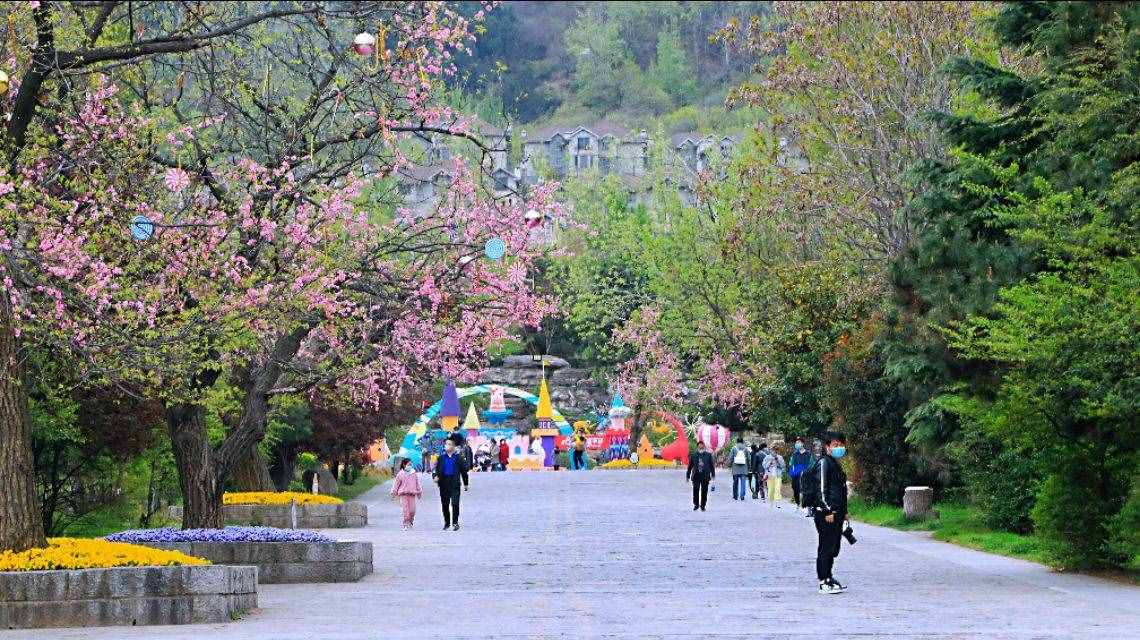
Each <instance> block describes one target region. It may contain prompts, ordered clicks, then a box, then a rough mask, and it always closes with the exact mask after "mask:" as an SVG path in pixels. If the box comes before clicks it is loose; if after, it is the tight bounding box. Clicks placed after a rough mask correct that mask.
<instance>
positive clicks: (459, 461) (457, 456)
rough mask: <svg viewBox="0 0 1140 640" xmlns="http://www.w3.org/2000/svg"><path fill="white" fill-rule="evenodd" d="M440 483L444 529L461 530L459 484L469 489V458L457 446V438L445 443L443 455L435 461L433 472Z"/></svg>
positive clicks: (436, 481) (436, 480)
mask: <svg viewBox="0 0 1140 640" xmlns="http://www.w3.org/2000/svg"><path fill="white" fill-rule="evenodd" d="M432 477H433V478H434V479H435V483H436V484H437V485H439V501H440V503H442V505H443V529H444V531H446V530H448V529H453V530H455V531H459V484H460V482H462V483H463V490H464V491H466V490H467V459H466V458H464V457H463V454H462V453H460V452H459V450H458V449H456V447H455V440H452V439H451V438H448V439H447V440H446V441H444V443H443V455H441V456H439V459H438V460H436V461H435V473H433V474H432Z"/></svg>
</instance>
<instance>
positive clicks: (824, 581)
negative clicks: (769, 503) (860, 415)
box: [801, 432, 847, 594]
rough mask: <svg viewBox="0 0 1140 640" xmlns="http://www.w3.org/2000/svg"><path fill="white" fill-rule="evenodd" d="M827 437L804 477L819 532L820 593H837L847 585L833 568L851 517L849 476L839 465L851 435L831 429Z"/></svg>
mask: <svg viewBox="0 0 1140 640" xmlns="http://www.w3.org/2000/svg"><path fill="white" fill-rule="evenodd" d="M823 438H824V439H823V441H824V445H823V455H822V456H821V457H820V458H819V460H818V461H816V463H815V464H814V465H812V467H811V468H809V469H808V470H807V471H806V472H804V473H803V475H802V476H801V478H802V488H801V491H802V494H801V495H802V498H803V503H804V507H805V508H807V509H809V510H810V512H811V515H812V518H813V519H814V520H815V530H816V533H818V534H819V545H818V546H817V547H816V555H815V573H816V577H817V578H819V592H820V593H825V594H835V593H840V592H842V591H843V590H844V589H845V588H846V587H844V586H843V585H842V584H840V583H839V581H838V580H836V579H835V576H834V575H832V567H833V566H834V564H835V557H836V556H838V555H839V543H840V541H841V540H842V536H843V526H844V521H845V520H846V519H847V475H846V474H845V473H843V468H842V467H840V466H839V459H840V458H842V457H843V456H844V455H846V453H847V438H845V437H844V436H843V434H841V433H835V432H828V433H826V434H825V435H824V437H823Z"/></svg>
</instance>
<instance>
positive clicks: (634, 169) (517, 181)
mask: <svg viewBox="0 0 1140 640" xmlns="http://www.w3.org/2000/svg"><path fill="white" fill-rule="evenodd" d="M473 130H474V132H475V135H476V136H477V137H479V139H480V140H481V141H482V142H483V144H484V146H485V147H486V149H487V150H486V152H485V153H484V154H483V156H482V157H483V172H484V175H486V176H487V177H488V178H490V183H489V184H490V186H491V188H492V190H493V191H494V193H495V195H496V197H500V198H515V197H518V196H519V195H520V194H523V193H525V191H526V189H527V188H528V187H530V186H532V185H534V184H537V183H538V182H540V181H541V180H542V179H543V178H544V173H546V172H549V174H551V175H552V177H554V178H555V179H558V180H564V179H566V178H568V177H579V176H585V175H599V176H608V175H614V176H617V177H618V178H619V179H621V181H622V183H623V184H624V185H625V186H626V188H627V189H628V190H629V193H630V201H631V202H647V201H648V198H649V196H650V194H651V193H652V186H653V185H652V184H651V183H649V182H648V181H647V180H646V179H644V178H645V176H646V174H647V173H648V171H649V164H650V154H651V147H652V145H653V144H654V140H653V139H652V137H651V136H650V135H649V134H648V133H647V132H646V131H645V130H644V129H641V130H640V131H637V132H634V131H632V130H627V129H623V128H621V127H618V126H615V125H613V124H611V123H608V122H599V123H595V124H591V125H576V126H569V127H564V126H554V127H546V128H542V129H537V130H532V131H525V130H520V131H518V132H517V134H515V133H513V132H512V128H511V127H509V126H508V127H507V128H506V129H498V128H495V127H491V126H489V125H484V124H479V125H478V126H476V127H474V128H473ZM514 135H517V136H518V146H519V147H520V148H521V153H520V154H519V155H520V156H521V157H520V158H519V160H518V162H517V163H516V162H513V161H512V156H511V148H512V144H513V143H514V142H515V140H514V139H513V136H514ZM742 139H743V136H742V135H741V134H739V133H733V134H727V135H722V134H705V135H702V134H699V133H696V132H682V133H675V134H672V135H671V136H670V137H669V139H668V143H667V144H668V146H667V148H666V149H665V150H664V154H663V156H664V158H663V159H664V165H665V167H664V168H665V171H666V173H665V180H666V182H667V183H669V184H671V185H673V186H675V187H676V188H677V190H678V192H679V193H680V194H681V197H682V198H683V199H684V200H685V201H686V202H688V203H690V204H692V203H695V202H696V192H695V190H694V185H695V182H696V179H697V177H698V176H699V175H700V174H702V173H706V172H708V171H711V170H713V169H714V168H717V167H720V168H722V170H723V167H724V163H725V161H726V160H727V159H728V158H729V157H730V156H731V155H732V153H733V152H734V151H735V150H736V148H737V147H738V146H739V144H740V141H741V140H742ZM417 140H421V141H422V143H423V154H422V155H423V164H422V165H416V166H413V167H409V168H407V169H404V170H401V171H400V174H399V190H400V195H401V197H402V199H403V203H404V207H405V208H407V209H410V210H411V211H412V212H414V213H415V214H416V215H424V214H426V213H427V212H428V211H430V210H431V209H432V208H433V207H434V206H436V204H437V203H438V201H439V196H440V195H441V194H442V193H444V192H445V191H446V190H447V189H448V188H449V186H450V184H451V179H450V174H449V173H448V172H449V171H450V166H451V165H450V161H451V159H452V155H453V153H454V152H455V151H454V149H455V147H454V140H453V139H448V138H447V137H446V136H435V137H421V138H417ZM780 146H781V149H787V151H786V152H781V154H780V155H781V158H791V159H792V161H795V162H797V163H798V164H800V165H801V166H803V165H802V161H801V160H799V159H798V155H799V154H798V153H797V152H796V151H795V150H794V148H793V147H792V146H790V145H788V143H787V140H786V139H785V138H781V139H780ZM781 161H784V160H781ZM547 226H548V225H545V224H544V225H542V228H541V229H540V233H536V237H540V238H542V239H544V240H543V241H546V240H545V239H549V238H552V237H553V235H552V233H551V231H552V230H551V229H548V228H546V227H547Z"/></svg>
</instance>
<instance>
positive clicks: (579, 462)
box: [570, 449, 586, 469]
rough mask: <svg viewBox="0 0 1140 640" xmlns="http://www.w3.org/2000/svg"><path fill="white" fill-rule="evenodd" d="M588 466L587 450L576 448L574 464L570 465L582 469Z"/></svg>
mask: <svg viewBox="0 0 1140 640" xmlns="http://www.w3.org/2000/svg"><path fill="white" fill-rule="evenodd" d="M585 466H586V452H585V451H578V450H577V449H575V450H574V464H572V465H570V468H572V469H581V468H583V467H585Z"/></svg>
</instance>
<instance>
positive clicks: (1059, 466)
mask: <svg viewBox="0 0 1140 640" xmlns="http://www.w3.org/2000/svg"><path fill="white" fill-rule="evenodd" d="M994 26H995V30H996V32H997V34H998V36H999V38H1000V39H1001V42H1002V43H1003V44H1004V45H1006V46H1009V47H1018V48H1023V49H1024V50H1026V51H1027V52H1029V53H1030V54H1032V55H1033V56H1034V58H1035V60H1036V61H1037V64H1036V65H1034V66H1033V67H1030V68H1028V70H1025V71H1021V70H1019V69H1016V68H1010V67H1009V66H1003V65H999V64H995V63H994V62H993V61H988V60H984V59H979V58H971V59H964V60H960V61H957V62H955V63H954V64H953V65H951V66H950V70H951V72H952V73H953V74H954V75H955V76H956V77H957V78H958V79H959V81H960V82H961V83H963V86H965V87H968V88H970V89H971V90H972V91H974V92H976V94H977V95H978V96H979V99H980V100H982V101H984V102H985V103H987V104H988V105H990V106H991V109H990V112H989V113H985V112H981V113H971V114H956V115H949V114H943V115H940V116H938V118H937V120H938V121H939V123H940V124H941V126H942V128H943V130H944V131H945V132H946V135H947V137H948V139H949V141H950V142H951V143H952V144H954V145H955V146H956V147H957V148H959V149H961V153H959V154H956V155H954V156H952V157H951V158H950V159H949V160H948V161H946V162H945V163H943V164H941V165H939V166H935V167H934V168H933V169H932V171H933V173H932V175H933V176H935V177H936V179H937V180H938V181H939V183H940V187H939V188H937V189H932V190H931V191H930V192H929V193H931V194H935V196H934V197H931V198H926V199H924V200H922V201H920V202H919V203H918V211H919V212H920V213H922V214H924V215H927V216H929V217H930V219H931V220H933V221H935V224H933V225H931V227H929V230H928V232H927V234H926V235H925V237H924V238H923V239H922V241H921V242H920V243H918V244H917V249H916V251H915V252H914V253H913V254H912V255H910V256H908V257H907V258H906V260H904V261H903V262H902V263H901V265H902V267H904V268H905V272H906V273H907V274H909V276H916V275H917V276H918V277H914V278H911V279H910V281H911V282H914V283H921V284H922V286H919V287H912V288H910V289H909V290H908V289H907V288H905V287H900V292H901V293H903V294H904V295H903V296H902V297H901V298H900V301H899V307H901V308H905V309H907V310H908V311H910V310H914V311H916V313H915V314H914V316H913V317H912V318H911V320H912V321H911V322H908V323H903V324H902V325H900V326H902V327H903V328H904V330H909V331H913V332H932V331H933V330H936V329H938V328H939V327H941V328H942V329H943V330H944V332H945V336H946V338H945V339H946V340H947V341H948V343H949V345H950V346H951V347H952V348H953V351H952V352H949V354H948V356H947V357H945V358H940V357H939V354H938V349H937V345H938V343H939V340H938V339H937V337H933V338H931V339H930V340H927V341H926V343H927V344H928V345H931V348H930V349H929V350H928V351H927V352H926V353H927V354H931V355H932V357H930V358H928V359H926V360H925V361H923V359H922V358H919V360H918V361H919V362H920V364H919V365H917V366H915V365H909V367H910V368H911V369H914V370H923V369H924V368H925V370H927V371H931V372H933V374H934V375H932V376H931V379H932V380H938V379H939V378H942V379H943V380H944V381H946V382H947V383H948V384H953V385H954V386H953V387H943V388H944V389H946V390H947V393H946V395H943V396H940V397H935V398H934V399H933V400H931V401H930V402H928V403H926V404H925V405H919V406H918V407H916V408H915V409H914V410H912V412H911V416H912V424H913V425H914V426H915V427H916V429H919V430H925V431H927V432H930V431H936V430H938V429H941V430H942V432H943V434H942V435H943V437H945V436H947V435H949V436H953V435H954V433H953V429H954V428H956V426H955V423H954V421H955V420H959V421H961V420H965V421H969V423H970V425H977V426H978V427H980V428H981V429H982V430H984V432H985V433H986V434H988V436H989V437H992V438H997V439H998V441H999V442H1000V443H1001V444H1002V445H1003V446H1005V447H1007V448H1009V449H1011V450H1015V451H1028V452H1035V453H1036V456H1037V459H1038V460H1039V461H1040V462H1041V463H1042V469H1041V473H1043V474H1044V480H1043V483H1042V484H1041V485H1040V490H1039V493H1038V495H1037V500H1036V502H1035V504H1034V506H1033V507H1032V519H1033V523H1034V525H1035V527H1036V530H1037V532H1038V533H1039V534H1040V535H1042V536H1044V537H1046V538H1047V539H1049V540H1051V541H1052V542H1053V543H1054V550H1055V557H1056V559H1057V561H1058V562H1060V563H1062V564H1065V565H1072V566H1088V565H1104V564H1115V563H1119V562H1122V561H1125V560H1127V559H1130V558H1131V555H1134V554H1135V553H1136V547H1135V537H1134V536H1130V534H1128V533H1127V532H1128V531H1130V530H1131V529H1129V527H1132V528H1134V527H1135V522H1134V521H1135V513H1136V510H1135V508H1134V507H1131V508H1130V507H1129V506H1128V505H1129V504H1131V503H1129V502H1128V501H1129V499H1130V496H1135V494H1136V489H1135V487H1136V482H1137V478H1140V474H1138V473H1137V446H1136V439H1137V437H1138V436H1140V434H1138V433H1137V423H1136V420H1135V416H1136V415H1137V406H1136V398H1137V393H1136V391H1137V389H1138V385H1140V381H1138V379H1137V375H1136V371H1137V370H1140V367H1138V366H1137V365H1138V364H1140V363H1138V362H1137V353H1140V348H1138V347H1140V345H1138V343H1137V338H1136V336H1137V335H1138V332H1137V329H1138V327H1140V307H1138V306H1137V299H1136V296H1135V292H1136V290H1137V286H1138V284H1140V283H1138V281H1137V269H1138V263H1137V239H1138V236H1140V231H1138V220H1140V215H1138V208H1137V204H1136V203H1137V195H1138V192H1140V179H1138V176H1140V162H1138V160H1140V152H1138V151H1137V150H1138V149H1140V142H1138V141H1140V133H1138V131H1140V89H1138V87H1137V85H1136V83H1135V78H1136V77H1137V70H1138V66H1137V60H1138V56H1137V53H1138V50H1140V37H1138V34H1140V7H1138V6H1137V5H1136V4H1134V3H1123V4H1095V5H1094V4H1083V3H1058V4H1043V3H1027V4H1010V5H1006V6H1005V7H1004V8H1003V9H1002V11H1001V12H1000V14H999V15H998V16H997V18H996V19H995V21H994ZM940 193H941V194H947V195H948V197H942V196H941V195H938V194H940ZM947 258H949V260H948V259H947ZM954 262H957V264H959V265H961V266H962V267H964V268H957V269H955V268H953V265H954ZM901 273H902V270H900V274H901ZM949 274H953V276H952V277H951V276H950V275H949ZM906 281H907V280H905V279H903V278H900V279H899V282H904V283H905V282H906ZM956 305H957V306H956ZM957 314H963V315H965V314H969V317H968V318H966V319H962V317H963V315H959V316H958V317H957V318H956V317H955V315H957ZM901 315H902V314H901V313H900V316H901ZM905 338H906V336H905V334H904V342H905V341H909V342H911V343H912V344H921V342H920V341H915V340H913V339H905ZM912 353H919V354H920V355H921V354H922V352H921V350H912ZM907 362H908V361H907V359H906V358H905V357H904V358H900V359H898V360H896V362H895V366H897V367H898V368H899V369H900V370H902V369H904V368H906V367H907V366H908V365H907ZM926 363H929V365H928V364H926ZM941 409H948V411H941ZM940 415H944V416H946V417H947V419H946V420H941V419H935V420H931V421H929V422H924V421H926V420H928V419H929V418H931V417H933V416H940ZM939 425H941V426H939ZM971 428H972V427H971ZM1130 514H1131V515H1130ZM1129 540H1131V542H1129Z"/></svg>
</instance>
